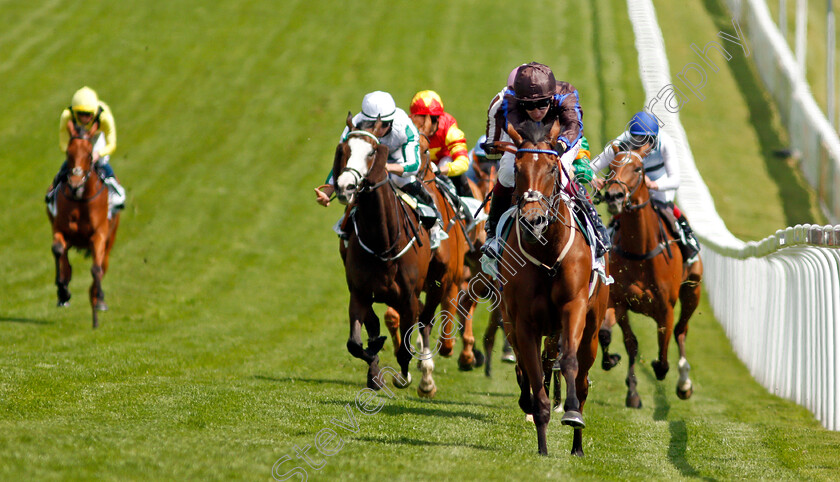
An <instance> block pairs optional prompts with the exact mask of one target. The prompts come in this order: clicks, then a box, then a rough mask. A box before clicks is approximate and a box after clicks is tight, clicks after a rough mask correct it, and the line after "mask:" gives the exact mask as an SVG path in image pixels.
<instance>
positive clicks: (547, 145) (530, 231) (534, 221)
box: [507, 121, 561, 243]
mask: <svg viewBox="0 0 840 482" xmlns="http://www.w3.org/2000/svg"><path fill="white" fill-rule="evenodd" d="M507 132H508V135H509V136H510V138H511V139H512V140H513V143H514V146H516V149H515V151H513V150H509V152H513V153H514V154H515V155H516V161H515V164H514V171H515V176H516V198H517V207H518V209H519V222H520V223H522V227H523V228H525V230H526V232H527V234H526V236H525V241H527V242H529V243H534V242H536V241H537V240H539V239H542V236H543V233H544V232H545V230H546V229H548V226H549V225H550V224H551V223H552V222H553V221H556V220H557V219H558V216H557V209H558V204H557V203H558V200H559V199H560V183H561V179H560V156H559V155H558V154H557V151H556V150H555V146H556V139H557V136H558V134H559V133H560V123H559V122H558V121H555V122H554V123H553V124H550V125H545V124H542V123H539V122H533V121H525V123H524V124H523V127H522V134H521V135H520V133H519V132H518V131H517V130H516V129H514V128H513V126H512V125H509V126H508V130H507Z"/></svg>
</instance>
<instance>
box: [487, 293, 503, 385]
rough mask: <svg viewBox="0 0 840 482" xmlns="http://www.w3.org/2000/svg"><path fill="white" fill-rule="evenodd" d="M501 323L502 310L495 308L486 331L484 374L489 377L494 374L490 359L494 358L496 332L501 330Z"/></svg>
mask: <svg viewBox="0 0 840 482" xmlns="http://www.w3.org/2000/svg"><path fill="white" fill-rule="evenodd" d="M501 321H502V318H501V309H499V308H494V309H493V311H491V312H490V321H489V322H488V323H487V329H486V330H484V353H485V359H484V363H485V365H484V374H485V375H486V376H488V377H489V376H491V375H492V373H493V369H492V367H491V362H490V359H491V358H492V357H493V344H494V343H496V330H498V329H499V328H500V323H501Z"/></svg>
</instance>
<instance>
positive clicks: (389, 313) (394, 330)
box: [385, 306, 402, 356]
mask: <svg viewBox="0 0 840 482" xmlns="http://www.w3.org/2000/svg"><path fill="white" fill-rule="evenodd" d="M385 326H386V327H388V333H390V334H391V342H392V343H393V344H394V356H396V355H397V354H398V353H399V352H400V343H401V340H402V338H401V335H400V314H399V313H398V312H397V310H395V309H394V308H391V307H390V306H389V307H388V309H387V310H385Z"/></svg>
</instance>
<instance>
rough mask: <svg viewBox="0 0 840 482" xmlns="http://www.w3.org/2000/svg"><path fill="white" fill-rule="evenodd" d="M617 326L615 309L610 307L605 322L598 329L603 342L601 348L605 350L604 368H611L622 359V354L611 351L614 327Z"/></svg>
mask: <svg viewBox="0 0 840 482" xmlns="http://www.w3.org/2000/svg"><path fill="white" fill-rule="evenodd" d="M613 326H615V309H614V308H608V309H607V314H606V316H605V317H604V323H603V324H602V325H601V329H600V330H599V331H598V341H599V342H600V343H601V350H602V351H603V358H602V359H601V368H603V369H604V370H611V369H612V368H613V367H615V366H616V365H618V362H619V361H621V355H619V354H618V353H610V350H609V348H610V343H612V327H613Z"/></svg>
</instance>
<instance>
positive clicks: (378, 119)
mask: <svg viewBox="0 0 840 482" xmlns="http://www.w3.org/2000/svg"><path fill="white" fill-rule="evenodd" d="M381 127H382V117H380V116H376V124H374V125H373V131H374V132H376V131H378V130H379V129H380V128H381Z"/></svg>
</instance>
